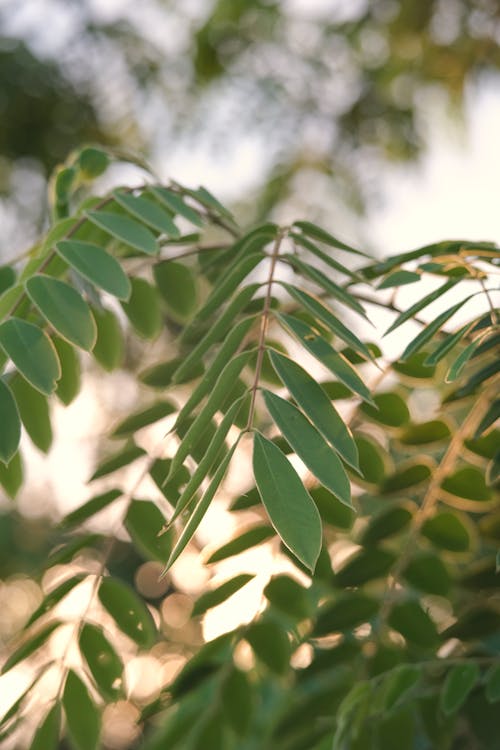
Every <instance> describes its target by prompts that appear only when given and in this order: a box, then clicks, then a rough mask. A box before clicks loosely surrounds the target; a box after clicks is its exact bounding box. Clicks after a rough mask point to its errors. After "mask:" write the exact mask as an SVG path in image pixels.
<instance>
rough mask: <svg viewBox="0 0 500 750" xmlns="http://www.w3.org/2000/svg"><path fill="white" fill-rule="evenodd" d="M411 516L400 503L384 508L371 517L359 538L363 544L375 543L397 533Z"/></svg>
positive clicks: (408, 521)
mask: <svg viewBox="0 0 500 750" xmlns="http://www.w3.org/2000/svg"><path fill="white" fill-rule="evenodd" d="M412 518H413V515H412V513H411V512H410V511H409V510H408V508H405V507H404V506H402V505H395V506H393V507H392V508H388V509H384V510H382V512H380V513H378V514H377V515H376V516H375V517H374V518H372V519H371V521H370V522H369V524H368V526H367V527H366V528H365V530H364V532H363V534H362V535H361V538H360V543H361V544H363V545H367V544H377V543H378V542H380V541H381V540H382V539H387V538H388V537H391V536H394V534H399V532H400V531H402V530H403V529H405V528H406V527H407V526H408V524H409V523H410V522H411V519H412Z"/></svg>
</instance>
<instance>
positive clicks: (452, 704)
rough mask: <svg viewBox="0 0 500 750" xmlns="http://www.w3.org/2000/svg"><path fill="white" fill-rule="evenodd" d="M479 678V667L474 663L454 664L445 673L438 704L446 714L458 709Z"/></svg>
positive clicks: (448, 714)
mask: <svg viewBox="0 0 500 750" xmlns="http://www.w3.org/2000/svg"><path fill="white" fill-rule="evenodd" d="M478 679H479V667H478V665H477V664H475V663H470V664H456V665H455V666H454V667H452V668H451V669H450V671H449V672H448V674H447V675H446V679H445V681H444V685H443V689H442V691H441V696H440V705H441V709H442V710H443V712H444V713H445V714H446V716H450V715H451V714H454V713H456V712H457V711H458V709H459V708H460V706H462V705H463V704H464V703H465V701H466V699H467V696H468V695H469V693H470V691H471V690H472V688H473V687H474V685H475V684H476V682H477V681H478Z"/></svg>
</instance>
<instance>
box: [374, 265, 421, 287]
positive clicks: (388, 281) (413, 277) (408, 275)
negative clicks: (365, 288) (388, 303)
mask: <svg viewBox="0 0 500 750" xmlns="http://www.w3.org/2000/svg"><path fill="white" fill-rule="evenodd" d="M421 278H422V277H421V276H420V274H419V273H415V272H414V271H405V270H404V269H402V270H400V271H394V272H393V273H390V274H389V275H388V276H386V277H385V279H382V281H381V282H380V284H379V285H378V287H377V289H390V288H392V287H394V286H404V285H405V284H414V283H415V282H416V281H420V279H421Z"/></svg>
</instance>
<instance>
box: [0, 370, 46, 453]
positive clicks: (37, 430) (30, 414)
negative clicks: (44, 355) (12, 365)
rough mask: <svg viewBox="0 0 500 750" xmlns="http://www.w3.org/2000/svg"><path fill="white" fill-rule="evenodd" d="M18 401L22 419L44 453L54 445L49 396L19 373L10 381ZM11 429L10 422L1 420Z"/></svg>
mask: <svg viewBox="0 0 500 750" xmlns="http://www.w3.org/2000/svg"><path fill="white" fill-rule="evenodd" d="M10 386H11V389H12V393H13V394H14V396H15V399H16V401H17V406H18V409H19V414H20V417H21V421H22V423H23V425H24V428H25V429H26V432H27V433H28V435H29V436H30V438H31V440H32V441H33V443H34V444H35V445H36V447H37V448H39V449H40V450H41V451H43V452H44V453H47V452H48V451H49V449H50V446H51V445H52V425H51V422H50V412H49V405H48V403H47V398H46V397H45V396H44V395H43V394H42V393H40V391H37V390H36V389H35V388H33V386H31V385H30V384H29V383H28V381H27V380H25V379H24V378H22V377H21V376H20V375H19V374H18V373H16V374H15V375H14V377H13V378H12V380H11V381H10ZM0 424H2V425H4V424H5V425H6V427H7V431H8V429H9V424H8V422H3V421H2V422H0Z"/></svg>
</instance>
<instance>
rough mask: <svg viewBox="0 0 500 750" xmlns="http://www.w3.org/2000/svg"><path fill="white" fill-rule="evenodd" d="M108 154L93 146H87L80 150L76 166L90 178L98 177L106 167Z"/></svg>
mask: <svg viewBox="0 0 500 750" xmlns="http://www.w3.org/2000/svg"><path fill="white" fill-rule="evenodd" d="M108 165H109V156H108V155H107V153H106V152H105V151H103V150H102V149H100V148H94V147H93V146H87V147H86V148H83V149H82V150H81V151H80V155H79V157H78V166H79V167H80V169H81V171H82V172H83V173H84V176H85V177H87V178H90V179H94V178H95V177H100V176H101V175H102V174H103V173H104V172H105V171H106V169H107V168H108Z"/></svg>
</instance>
